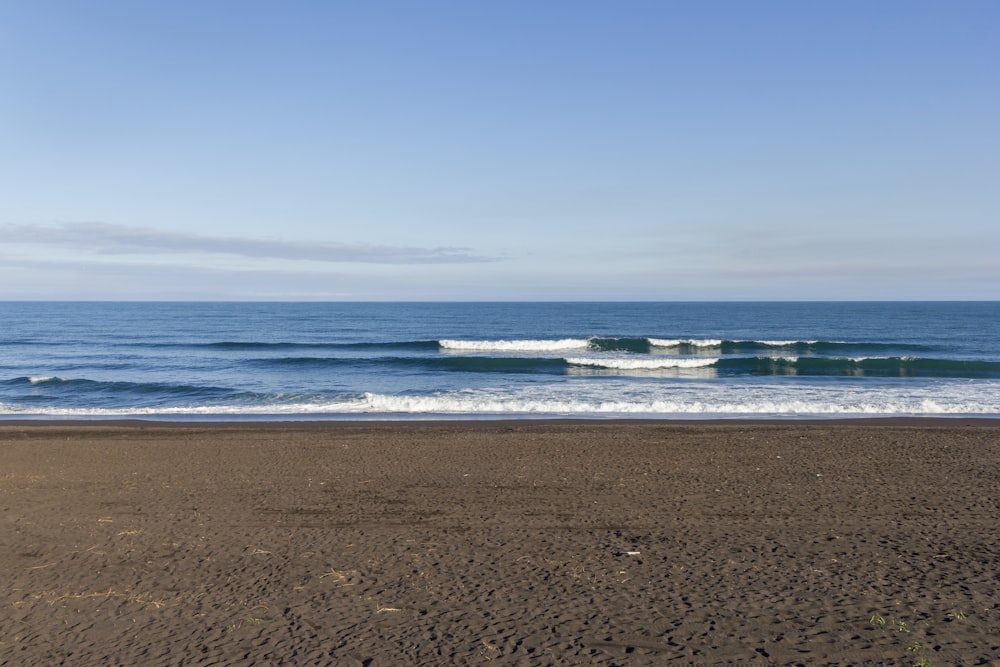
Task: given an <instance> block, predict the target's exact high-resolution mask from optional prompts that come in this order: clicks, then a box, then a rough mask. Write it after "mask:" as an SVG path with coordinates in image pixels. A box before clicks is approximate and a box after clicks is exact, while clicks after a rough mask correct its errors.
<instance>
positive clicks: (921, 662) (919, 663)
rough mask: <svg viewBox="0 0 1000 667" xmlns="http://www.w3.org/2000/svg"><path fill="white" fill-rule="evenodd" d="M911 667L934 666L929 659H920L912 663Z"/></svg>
mask: <svg viewBox="0 0 1000 667" xmlns="http://www.w3.org/2000/svg"><path fill="white" fill-rule="evenodd" d="M913 667H934V664H933V663H932V662H931V661H930V659H928V658H925V657H922V658H920V660H917V661H916V662H915V663H913Z"/></svg>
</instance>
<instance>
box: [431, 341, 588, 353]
mask: <svg viewBox="0 0 1000 667" xmlns="http://www.w3.org/2000/svg"><path fill="white" fill-rule="evenodd" d="M438 344H439V345H440V346H441V348H442V349H444V350H478V351H484V352H485V351H490V352H531V351H535V352H543V351H559V350H573V349H580V348H587V347H589V346H590V339H589V338H562V339H558V340H440V341H438Z"/></svg>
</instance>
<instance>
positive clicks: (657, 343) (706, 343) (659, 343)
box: [646, 338, 722, 347]
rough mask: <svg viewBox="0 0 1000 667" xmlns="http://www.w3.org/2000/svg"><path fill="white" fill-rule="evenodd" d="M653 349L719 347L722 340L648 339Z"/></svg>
mask: <svg viewBox="0 0 1000 667" xmlns="http://www.w3.org/2000/svg"><path fill="white" fill-rule="evenodd" d="M646 340H648V341H649V344H650V345H652V346H653V347H679V346H681V345H690V346H691V347H719V346H720V345H722V340H720V339H718V338H647V339H646Z"/></svg>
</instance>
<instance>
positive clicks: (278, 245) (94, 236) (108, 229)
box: [0, 222, 496, 264]
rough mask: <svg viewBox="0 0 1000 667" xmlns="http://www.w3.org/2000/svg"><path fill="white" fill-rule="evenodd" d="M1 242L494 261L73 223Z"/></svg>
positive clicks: (466, 252) (437, 252)
mask: <svg viewBox="0 0 1000 667" xmlns="http://www.w3.org/2000/svg"><path fill="white" fill-rule="evenodd" d="M0 241H4V242H6V243H27V244H42V245H57V246H62V247H68V248H75V249H79V250H89V251H91V252H96V253H99V254H105V255H125V254H130V255H134V254H143V255H163V254H182V253H183V254H191V253H195V254H198V253H206V254H225V255H237V256H240V257H253V258H266V259H286V260H287V259H290V260H309V261H314V262H360V263H366V264H470V263H478V262H490V261H496V258H492V257H486V256H482V255H476V254H474V253H473V252H472V251H471V249H469V248H456V247H445V246H442V247H436V248H411V247H399V246H384V245H368V244H350V243H328V242H305V241H283V240H280V239H261V238H242V237H224V236H202V235H200V234H184V233H178V232H163V231H159V230H156V229H148V228H143V227H130V226H126V225H114V224H108V223H102V222H76V223H66V224H62V225H53V226H46V225H34V224H7V225H2V226H0Z"/></svg>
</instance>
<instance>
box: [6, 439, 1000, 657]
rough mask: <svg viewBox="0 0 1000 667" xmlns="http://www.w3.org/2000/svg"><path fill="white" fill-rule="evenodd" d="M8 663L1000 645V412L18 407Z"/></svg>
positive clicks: (935, 652) (846, 652) (800, 653)
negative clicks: (639, 415) (561, 414)
mask: <svg viewBox="0 0 1000 667" xmlns="http://www.w3.org/2000/svg"><path fill="white" fill-rule="evenodd" d="M0 525H2V531H0V568H2V571H3V572H4V573H5V576H6V581H7V585H6V586H4V587H3V590H2V594H0V628H2V632H0V665H4V666H7V665H11V666H13V665H18V666H21V665H57V664H59V665H367V666H374V665H380V666H383V667H384V666H386V665H480V664H490V665H666V664H670V665H733V664H742V665H845V664H852V665H915V664H919V663H920V661H922V660H924V661H926V662H927V663H929V664H932V665H934V666H935V667H941V666H943V665H981V664H982V665H1000V658H998V656H1000V593H998V591H1000V579H998V573H1000V420H856V421H847V422H833V421H830V422H823V421H820V422H803V421H787V422H761V421H755V422H682V423H678V422H655V421H654V422H643V421H593V422H587V421H503V422H372V423H358V422H353V423H346V422H323V423H296V422H286V423H278V422H270V423H241V424H205V423H201V424H170V423H156V422H114V423H112V422H89V423H69V422H47V423H43V422H0Z"/></svg>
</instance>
